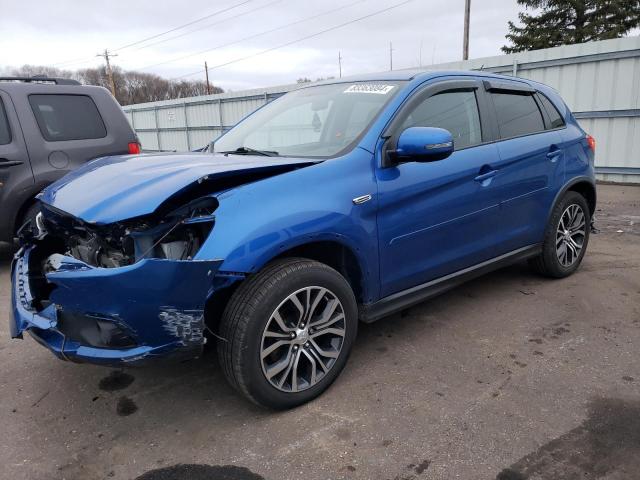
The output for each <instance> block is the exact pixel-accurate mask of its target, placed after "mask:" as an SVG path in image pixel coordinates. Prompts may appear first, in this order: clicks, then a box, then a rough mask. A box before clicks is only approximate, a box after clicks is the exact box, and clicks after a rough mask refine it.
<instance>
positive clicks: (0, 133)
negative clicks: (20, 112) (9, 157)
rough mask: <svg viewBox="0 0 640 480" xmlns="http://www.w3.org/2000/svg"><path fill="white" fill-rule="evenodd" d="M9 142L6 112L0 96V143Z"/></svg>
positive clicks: (9, 134) (5, 143)
mask: <svg viewBox="0 0 640 480" xmlns="http://www.w3.org/2000/svg"><path fill="white" fill-rule="evenodd" d="M9 143H11V129H10V128H9V120H7V112H5V110H4V103H2V99H1V98H0V145H7V144H9Z"/></svg>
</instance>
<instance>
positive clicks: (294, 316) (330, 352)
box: [260, 286, 346, 393]
mask: <svg viewBox="0 0 640 480" xmlns="http://www.w3.org/2000/svg"><path fill="white" fill-rule="evenodd" d="M345 334H346V321H345V314H344V309H343V306H342V303H340V300H339V299H338V297H337V296H336V295H335V294H334V293H333V292H331V291H330V290H328V289H326V288H323V287H318V286H312V287H305V288H302V289H300V290H297V291H296V292H294V293H292V294H291V295H289V296H288V297H287V298H285V299H284V301H282V303H280V305H278V307H277V308H276V309H275V310H274V312H273V313H272V314H271V316H270V318H269V321H268V322H267V324H266V326H265V329H264V332H263V333H262V341H261V345H260V361H261V363H262V372H263V373H264V375H265V377H266V379H267V380H268V381H269V382H270V383H271V385H273V386H274V387H275V388H277V389H278V390H281V391H284V392H290V393H292V392H293V393H295V392H300V391H303V390H306V389H308V388H311V387H312V386H314V385H315V384H317V383H318V382H319V381H320V380H322V378H324V376H325V375H326V374H327V373H328V372H329V370H331V368H332V367H333V366H334V364H335V363H336V360H337V359H338V357H339V356H340V351H341V350H342V345H343V344H344V337H345Z"/></svg>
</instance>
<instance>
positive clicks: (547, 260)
mask: <svg viewBox="0 0 640 480" xmlns="http://www.w3.org/2000/svg"><path fill="white" fill-rule="evenodd" d="M571 206H577V207H579V208H580V209H581V210H582V213H583V215H584V236H583V241H582V248H581V249H580V251H579V252H578V255H577V256H576V258H575V259H574V260H573V261H572V262H571V264H570V265H563V264H562V263H561V261H560V259H559V255H558V252H557V250H556V244H557V242H558V238H559V237H558V228H559V225H560V220H561V218H562V215H563V214H564V213H565V212H566V211H567V209H568V208H569V207H571ZM590 230H591V213H590V211H589V205H588V204H587V201H586V199H585V198H584V197H583V196H582V195H580V194H579V193H578V192H573V191H569V192H567V193H565V194H564V195H563V196H562V198H561V199H560V201H559V202H558V203H556V205H555V207H554V208H553V211H552V212H551V216H550V218H549V223H548V225H547V228H546V230H545V235H544V241H543V244H542V253H541V254H540V255H538V256H537V257H535V258H532V259H531V260H529V265H530V266H531V268H532V269H533V270H535V271H536V272H538V273H540V274H542V275H545V276H547V277H552V278H564V277H567V276H569V275H571V274H572V273H574V272H575V271H576V270H577V269H578V267H580V263H581V262H582V259H583V257H584V254H585V252H586V251H587V245H588V243H589V233H590Z"/></svg>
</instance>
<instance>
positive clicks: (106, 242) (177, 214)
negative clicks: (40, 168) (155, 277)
mask: <svg viewBox="0 0 640 480" xmlns="http://www.w3.org/2000/svg"><path fill="white" fill-rule="evenodd" d="M217 207H218V201H217V200H216V198H215V197H209V196H205V197H200V198H197V199H195V200H192V201H191V202H189V203H187V204H186V205H183V206H181V207H179V208H176V209H174V210H172V211H169V212H166V213H163V214H162V218H160V219H159V218H158V217H159V215H153V216H148V217H146V218H143V217H140V218H137V219H130V220H126V221H123V222H117V223H114V224H109V225H95V224H90V223H86V222H83V221H82V220H79V219H77V218H75V217H72V216H70V215H68V214H66V213H65V212H61V211H59V210H56V209H54V208H52V207H50V206H46V205H45V206H43V208H42V212H41V213H40V215H39V216H38V218H37V221H36V223H37V229H38V235H43V234H45V233H46V235H47V239H48V240H49V242H48V243H49V245H50V248H49V249H48V250H51V252H50V253H59V254H63V255H67V256H70V257H73V258H75V259H77V260H80V261H82V262H84V263H86V264H88V265H91V266H94V267H103V268H115V267H123V266H126V265H132V264H134V263H136V262H137V261H139V260H141V259H143V258H160V259H170V260H191V259H192V258H193V256H194V255H195V254H196V253H197V252H198V250H199V249H200V247H201V246H202V244H203V243H204V240H205V239H206V238H207V236H208V235H209V232H210V231H211V229H212V227H213V223H214V218H215V217H214V216H213V212H214V211H215V209H216V208H217ZM34 233H35V232H34ZM46 270H47V267H46V266H45V273H46Z"/></svg>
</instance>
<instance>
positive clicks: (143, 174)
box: [12, 72, 595, 364]
mask: <svg viewBox="0 0 640 480" xmlns="http://www.w3.org/2000/svg"><path fill="white" fill-rule="evenodd" d="M487 78H503V79H505V80H509V81H516V82H523V83H524V84H526V85H530V86H532V87H533V88H535V89H536V90H538V91H539V92H542V93H544V94H545V95H546V96H547V97H548V98H550V99H551V100H552V101H553V103H554V104H555V105H556V107H557V108H558V110H559V112H560V113H561V114H562V116H563V117H564V120H565V122H566V126H565V127H563V128H561V129H555V130H548V131H545V132H542V133H539V134H535V135H528V136H523V137H518V138H512V139H507V140H498V139H497V138H496V136H495V129H496V127H495V125H483V143H482V144H481V145H478V146H475V147H471V148H466V149H462V150H458V151H454V152H453V153H452V154H451V156H449V157H448V158H446V159H444V160H440V161H433V162H406V163H400V164H397V165H393V166H389V167H383V158H382V157H383V145H384V143H385V138H384V133H385V129H386V128H387V127H388V125H389V124H390V123H391V122H392V120H393V118H394V116H395V115H396V113H397V112H398V111H399V110H400V109H401V107H402V106H403V105H404V104H405V103H406V102H408V101H410V99H411V97H412V95H413V94H414V93H419V92H420V91H421V90H422V89H423V88H426V87H429V86H431V85H435V84H438V83H440V82H444V81H450V80H460V79H465V80H476V81H478V82H481V81H482V80H483V79H487ZM357 80H363V81H373V80H375V81H378V80H405V81H406V82H405V83H403V84H401V87H400V88H399V91H398V92H397V94H396V95H395V96H394V97H393V98H392V99H391V100H390V101H389V102H388V104H387V105H386V106H385V107H384V109H383V111H382V112H381V113H380V114H379V115H378V116H377V117H376V119H375V120H374V121H373V123H372V124H371V125H370V126H369V128H368V129H367V130H366V131H365V133H364V134H363V135H362V136H361V137H360V138H359V140H358V141H357V144H356V145H355V146H354V148H352V149H351V150H350V151H349V152H347V153H346V154H344V155H341V156H338V157H335V158H329V159H326V160H322V161H319V160H313V159H308V158H304V159H299V158H286V157H261V156H233V155H231V156H228V157H227V156H224V155H219V154H207V153H191V154H171V155H148V156H145V155H142V156H121V157H111V158H103V159H99V160H96V161H94V162H90V163H88V164H87V165H85V166H83V167H81V168H80V169H78V170H76V171H75V172H73V173H71V174H69V175H68V176H66V177H64V178H63V179H61V180H60V181H58V182H57V183H55V184H53V185H52V186H50V187H49V188H47V189H46V190H45V191H44V192H43V193H42V194H41V196H40V199H41V201H42V202H43V203H44V204H45V206H51V207H53V208H55V209H58V210H61V211H64V212H66V213H68V214H70V215H72V216H74V217H77V218H79V219H81V220H83V221H85V222H87V223H90V224H95V225H109V224H111V223H113V222H119V221H122V220H126V219H130V218H133V217H143V216H145V215H149V214H152V213H153V212H155V211H156V210H157V209H158V208H159V207H160V206H161V205H163V204H164V203H165V202H166V201H167V200H168V199H170V198H173V197H176V196H179V195H180V193H181V192H183V191H184V190H185V189H187V188H189V187H190V186H192V185H193V184H194V183H197V182H198V181H208V180H211V179H214V180H216V179H221V178H224V177H233V176H237V175H242V174H247V173H252V174H253V173H264V174H265V175H264V178H260V179H258V180H255V181H250V182H248V183H242V184H240V185H239V186H237V185H234V186H233V187H230V188H222V189H220V190H218V191H213V192H210V193H209V194H208V195H211V196H213V197H215V198H216V199H217V201H218V204H219V205H218V207H217V209H216V210H215V213H214V215H215V224H214V226H213V228H212V230H211V233H210V235H209V236H208V238H207V239H206V241H205V242H204V244H203V245H202V247H201V248H200V249H199V251H198V252H197V254H196V256H195V258H193V259H192V260H181V261H173V260H160V259H143V260H141V261H139V262H137V263H135V264H133V265H131V266H127V267H119V268H97V267H92V266H89V265H87V264H85V263H82V262H80V261H78V260H75V259H73V258H70V257H64V258H62V259H61V263H60V266H59V267H58V268H57V270H56V271H53V272H50V273H47V274H46V277H47V280H48V282H49V283H51V284H53V285H54V286H55V288H54V289H53V291H52V293H51V301H52V304H51V305H49V306H48V307H47V308H46V309H44V310H42V311H36V309H34V307H33V306H32V300H33V298H32V293H31V290H30V279H29V268H30V263H29V262H30V261H29V258H30V255H31V254H32V253H33V251H34V249H37V248H38V245H37V242H33V244H28V245H25V246H23V248H22V249H21V250H20V251H19V252H18V254H17V255H16V258H15V260H14V264H13V268H12V277H13V309H12V311H13V317H14V319H13V321H12V334H13V336H18V335H20V334H21V333H22V332H23V331H25V330H28V331H30V332H31V333H32V334H33V335H34V337H35V338H36V339H38V340H39V341H40V342H41V343H43V344H44V345H45V346H47V347H48V348H49V349H51V350H52V351H53V352H54V353H55V354H56V355H58V356H59V357H61V358H66V359H72V360H76V361H90V362H94V363H105V364H114V363H122V362H136V361H140V360H142V359H145V358H149V357H153V356H164V355H169V354H172V353H176V352H187V353H188V354H189V355H194V356H195V355H197V354H198V353H199V350H200V347H201V344H202V342H198V341H197V338H195V337H197V334H198V332H197V326H198V319H199V318H200V317H199V315H202V312H203V310H204V308H205V304H206V301H207V299H208V298H209V297H210V295H212V294H213V293H214V292H215V291H216V290H218V289H220V288H222V287H225V286H228V285H229V284H231V283H233V282H236V281H240V280H241V279H242V278H243V276H244V275H247V274H251V273H254V272H257V271H258V270H260V269H261V268H262V267H263V266H264V265H265V264H266V263H267V262H269V261H270V260H272V259H273V258H274V257H276V256H278V255H280V254H282V253H283V252H286V251H287V250H290V249H292V248H294V247H298V246H301V245H305V244H309V243H313V242H320V241H323V242H333V243H335V244H339V245H341V246H343V247H346V248H347V249H348V250H349V251H350V252H351V253H352V254H353V256H354V257H355V258H356V259H357V262H358V264H359V269H360V271H361V275H362V278H361V286H362V292H361V295H360V298H359V300H360V302H361V303H363V304H372V303H374V302H376V301H378V300H380V299H383V298H384V297H386V296H389V295H392V294H396V293H398V292H401V291H403V290H405V289H408V288H411V287H414V286H416V285H419V284H421V283H424V282H428V281H430V280H433V279H436V278H439V277H442V276H444V275H448V274H451V273H453V272H456V271H458V270H461V269H464V268H467V267H469V266H472V265H475V264H478V263H480V262H483V261H486V260H489V259H492V258H494V257H497V256H499V255H502V254H504V253H507V252H510V251H512V250H515V249H518V248H521V247H523V246H527V245H533V244H536V243H540V242H541V241H542V238H543V233H544V229H545V225H546V223H547V219H548V216H549V214H550V211H551V209H552V207H553V205H554V202H555V201H556V199H557V198H559V195H560V194H561V193H562V192H563V191H564V190H566V189H567V188H568V187H570V186H571V185H572V184H575V183H576V182H585V183H588V184H589V185H595V179H594V169H593V152H592V151H591V150H590V149H589V148H588V145H587V141H586V135H585V132H584V131H583V130H582V129H581V128H580V126H579V125H578V123H577V122H576V120H575V119H574V117H573V115H572V114H571V113H570V112H569V110H568V109H567V107H566V106H565V104H564V102H563V101H562V100H561V99H560V97H559V96H558V95H557V93H556V92H555V91H553V90H552V89H550V88H549V87H546V86H544V85H541V84H538V83H535V82H529V81H526V80H521V79H511V78H509V77H499V76H496V75H491V74H481V73H478V72H429V73H421V74H415V73H403V72H398V73H396V72H393V73H389V74H385V75H384V76H382V77H381V76H371V77H363V78H361V79H357ZM351 82H353V80H350V83H351ZM485 127H486V128H485ZM492 132H493V133H494V134H493V137H492ZM485 136H486V138H485ZM436 137H437V135H436ZM434 138H435V137H434ZM438 138H440V137H438ZM449 138H450V137H449ZM440 139H441V140H442V141H443V142H444V141H446V140H447V136H446V135H441V138H440ZM274 172H275V173H276V174H274ZM367 194H369V195H371V196H372V200H371V201H368V202H366V203H363V204H360V205H355V204H354V202H353V201H352V200H353V199H354V198H356V197H359V196H363V195H367ZM68 313H77V314H80V315H94V316H101V318H104V319H105V321H109V322H115V323H119V324H122V325H124V326H125V327H126V329H128V331H130V332H131V334H132V336H133V338H134V339H135V345H134V346H132V347H127V348H122V349H113V348H95V347H89V346H86V345H81V344H78V343H74V342H69V341H68V340H67V341H65V339H64V335H62V334H61V333H60V332H59V328H58V322H59V320H60V319H59V316H60V315H65V314H68ZM190 322H192V323H190ZM176 325H177V326H179V327H180V328H177V329H176ZM184 325H191V326H192V327H193V328H194V329H196V331H195V332H193V331H186V332H185V328H184ZM187 330H189V328H187ZM190 335H191V336H190ZM194 335H195V336H194ZM65 342H66V343H65Z"/></svg>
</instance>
